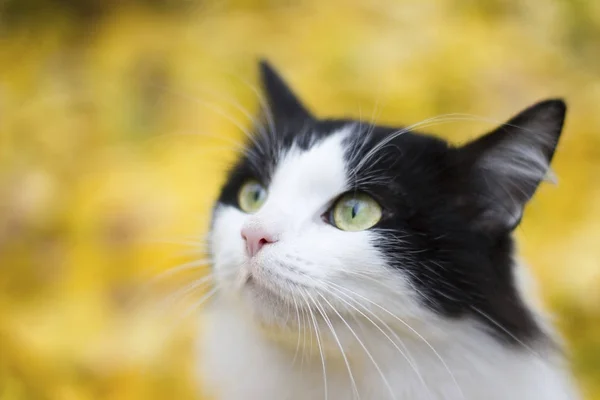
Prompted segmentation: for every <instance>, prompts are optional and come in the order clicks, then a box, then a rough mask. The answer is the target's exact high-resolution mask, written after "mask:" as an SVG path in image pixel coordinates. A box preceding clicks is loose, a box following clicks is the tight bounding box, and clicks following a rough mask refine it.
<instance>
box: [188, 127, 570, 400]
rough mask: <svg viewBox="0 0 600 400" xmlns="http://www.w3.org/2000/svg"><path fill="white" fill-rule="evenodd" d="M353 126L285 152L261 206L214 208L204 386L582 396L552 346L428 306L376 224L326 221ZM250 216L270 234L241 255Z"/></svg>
mask: <svg viewBox="0 0 600 400" xmlns="http://www.w3.org/2000/svg"><path fill="white" fill-rule="evenodd" d="M348 129H350V128H348ZM348 133H349V131H348V130H342V131H340V132H337V133H335V134H333V135H331V136H330V137H329V138H327V139H325V140H324V141H322V142H320V143H318V144H317V145H315V146H313V147H311V148H310V149H309V150H308V151H302V150H300V149H298V148H292V149H291V150H290V151H288V152H287V153H285V154H283V155H282V158H281V160H280V162H279V163H278V165H277V167H276V171H275V174H274V176H273V179H272V182H271V184H270V185H269V188H268V190H269V194H268V198H267V200H266V202H265V204H264V205H263V207H262V208H261V210H260V211H259V212H257V213H256V214H254V215H247V214H245V213H243V212H241V211H240V210H238V209H237V208H234V207H230V206H222V205H221V206H219V208H218V209H217V210H216V214H215V221H214V227H213V231H212V233H211V250H212V257H213V263H214V268H215V275H216V277H217V279H216V280H217V287H218V288H219V292H218V295H217V297H216V299H215V300H214V301H213V302H212V304H211V305H210V307H209V309H208V310H207V312H206V314H205V315H204V316H203V318H202V334H201V338H200V340H199V345H200V347H199V359H200V368H199V375H200V382H201V384H202V385H203V388H205V389H207V388H208V390H210V391H212V392H213V393H214V394H215V396H216V398H217V399H222V400H242V399H243V400H269V399H273V400H284V399H288V400H307V399H328V400H348V399H353V398H360V399H362V400H369V399H371V400H386V399H396V400H408V399H410V400H421V399H423V400H425V399H435V400H438V399H448V400H461V399H468V400H481V399H492V400H494V399H497V400H500V399H502V400H505V399H512V400H525V399H527V400H566V399H575V398H577V397H576V394H575V392H574V391H573V389H572V386H571V383H570V382H569V378H568V374H567V373H566V371H565V369H564V366H563V365H562V359H561V357H560V356H559V355H558V354H557V353H555V352H554V351H553V350H552V349H550V348H545V347H544V346H545V345H543V344H540V345H539V346H536V348H528V347H527V346H525V345H523V346H521V347H513V348H511V347H509V346H507V345H503V344H501V343H499V342H498V341H497V340H495V339H494V338H493V337H492V336H491V335H490V334H489V333H488V332H486V330H485V328H484V327H482V326H480V324H479V323H477V322H476V321H475V320H449V319H446V318H443V317H440V316H438V315H437V314H435V313H433V312H431V311H429V310H427V309H426V308H424V307H422V306H421V305H420V304H419V302H418V301H417V298H418V297H417V293H416V292H415V289H414V288H413V287H412V286H411V285H410V283H409V281H408V280H407V279H406V278H405V277H403V276H402V274H401V273H399V272H398V271H395V272H392V271H390V270H388V269H387V268H385V265H386V260H385V256H384V255H383V254H382V253H380V251H379V250H377V249H376V248H375V247H374V246H373V245H372V241H373V240H376V237H375V236H374V235H373V233H372V232H369V231H364V232H343V231H341V230H338V229H336V228H335V227H332V226H330V225H329V224H327V223H325V222H324V221H323V220H322V218H321V215H322V214H323V213H324V212H325V211H326V210H327V208H328V207H329V206H330V205H331V202H332V201H333V200H334V199H335V198H336V197H337V196H339V195H340V194H341V193H343V192H344V191H346V190H348V184H347V170H346V166H345V162H344V147H343V143H342V142H343V140H344V138H345V137H346V136H347V135H348ZM245 226H246V227H248V226H251V227H253V228H255V229H264V230H266V231H268V232H269V233H270V234H272V235H274V236H275V237H276V239H277V241H276V242H275V243H272V244H268V245H266V246H265V247H264V248H263V249H262V250H261V251H260V252H259V253H258V254H257V255H256V256H255V257H254V258H251V259H249V258H248V256H247V255H246V253H245V247H244V242H243V239H242V238H241V235H240V231H241V229H242V228H243V227H245ZM250 277H251V278H252V279H251V280H250V281H249V280H248V279H249V278H250ZM342 288H343V289H342ZM528 304H529V303H528ZM323 315H325V316H326V318H324V317H323ZM334 333H335V334H334ZM324 369H325V371H324ZM325 381H326V382H327V385H326V386H325ZM355 392H356V393H355Z"/></svg>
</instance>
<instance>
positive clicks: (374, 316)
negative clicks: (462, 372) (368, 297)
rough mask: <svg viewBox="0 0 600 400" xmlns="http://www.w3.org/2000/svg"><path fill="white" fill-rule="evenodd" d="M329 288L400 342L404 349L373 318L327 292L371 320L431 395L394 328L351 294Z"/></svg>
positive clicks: (369, 319) (368, 319)
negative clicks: (384, 329) (346, 299)
mask: <svg viewBox="0 0 600 400" xmlns="http://www.w3.org/2000/svg"><path fill="white" fill-rule="evenodd" d="M331 289H334V290H336V291H337V292H338V293H340V294H341V295H343V296H345V297H346V298H348V299H349V300H350V301H353V302H354V303H355V304H356V305H357V306H359V307H361V308H362V309H363V310H365V312H367V313H369V314H371V315H372V316H373V318H375V319H377V321H378V322H379V323H381V324H382V325H383V326H384V327H385V328H386V329H387V330H388V331H389V332H390V333H391V334H392V335H393V336H394V338H395V339H396V340H397V341H398V342H399V343H400V345H401V346H402V348H403V349H404V351H403V350H401V349H400V348H399V347H398V345H397V344H396V342H395V341H394V340H392V338H390V336H389V335H388V334H386V333H385V332H384V331H383V330H382V329H381V327H380V326H379V325H377V324H376V323H375V322H373V320H372V319H371V318H369V317H368V316H367V315H365V314H364V313H363V312H362V311H360V310H359V309H357V308H356V307H354V306H353V305H352V304H350V303H348V302H347V301H345V300H344V299H342V298H341V297H340V296H338V295H336V294H335V293H332V292H329V294H331V295H333V296H334V297H336V298H337V299H338V300H340V301H342V302H343V303H344V304H347V305H348V306H349V307H351V308H352V309H354V310H355V311H356V312H358V313H359V314H360V315H362V316H363V317H364V318H365V319H367V321H369V322H371V324H373V326H375V328H377V329H378V330H379V331H380V332H381V333H382V334H383V335H384V336H385V337H386V338H387V339H388V340H389V341H390V343H392V345H393V346H394V347H395V348H396V350H398V352H399V353H400V354H401V355H402V357H404V359H405V360H406V361H407V362H408V364H409V365H410V367H411V368H412V370H413V371H414V372H415V374H416V375H417V378H418V379H419V381H421V384H422V385H423V387H424V388H425V389H426V390H427V391H428V392H429V395H430V396H432V393H431V390H430V389H429V387H428V386H427V384H426V383H425V380H424V379H423V376H422V375H421V373H420V372H419V369H418V368H417V365H416V362H415V361H414V359H413V358H412V357H410V354H407V353H410V352H409V350H408V348H407V347H406V345H405V344H404V342H403V341H402V339H400V337H399V336H398V334H396V332H394V330H393V329H392V328H391V327H390V326H389V325H388V324H387V323H386V322H385V321H383V320H382V319H381V318H379V317H378V316H377V315H376V314H375V313H373V312H372V311H371V310H369V309H368V308H366V307H365V306H364V305H362V304H360V302H358V301H356V300H355V299H353V298H352V297H351V296H348V295H347V294H345V293H343V292H342V291H340V290H339V289H336V288H334V287H331ZM405 352H406V353H405Z"/></svg>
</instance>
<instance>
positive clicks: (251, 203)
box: [238, 180, 267, 214]
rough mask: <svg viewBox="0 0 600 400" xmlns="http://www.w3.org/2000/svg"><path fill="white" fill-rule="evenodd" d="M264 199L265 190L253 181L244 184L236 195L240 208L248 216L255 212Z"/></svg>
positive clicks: (265, 195)
mask: <svg viewBox="0 0 600 400" xmlns="http://www.w3.org/2000/svg"><path fill="white" fill-rule="evenodd" d="M266 199H267V190H266V189H265V188H264V186H263V185H261V184H260V183H258V182H257V181H255V180H250V181H247V182H246V183H244V185H243V186H242V188H241V189H240V192H239V194H238V203H239V205H240V208H241V209H242V211H244V212H247V213H248V214H252V213H255V212H257V211H258V210H259V209H260V208H261V207H262V205H263V204H264V202H265V200H266Z"/></svg>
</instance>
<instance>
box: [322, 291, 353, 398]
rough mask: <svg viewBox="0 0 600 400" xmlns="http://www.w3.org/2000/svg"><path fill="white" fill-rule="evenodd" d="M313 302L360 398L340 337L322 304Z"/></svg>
mask: <svg viewBox="0 0 600 400" xmlns="http://www.w3.org/2000/svg"><path fill="white" fill-rule="evenodd" d="M318 296H319V297H321V298H323V296H322V295H321V294H320V293H318ZM313 303H314V305H315V307H316V308H317V311H318V312H319V314H321V317H322V318H323V320H324V321H325V323H326V324H327V326H328V327H329V330H330V331H331V334H332V335H333V338H334V340H335V341H336V343H337V345H338V347H339V349H340V352H341V353H342V358H343V359H344V363H345V364H346V369H347V370H348V375H349V377H350V382H351V383H352V390H353V392H354V394H355V395H356V397H357V398H359V399H360V394H359V392H358V387H357V386H356V381H355V380H354V375H353V374H352V368H350V363H349V361H348V358H347V357H346V353H345V352H344V348H343V347H342V343H341V342H340V339H339V338H338V335H337V334H336V332H335V329H334V327H333V324H332V323H331V321H330V319H329V317H327V313H326V312H325V311H324V310H323V307H322V305H320V303H319V302H318V301H316V302H315V301H314V299H313ZM352 397H354V396H352Z"/></svg>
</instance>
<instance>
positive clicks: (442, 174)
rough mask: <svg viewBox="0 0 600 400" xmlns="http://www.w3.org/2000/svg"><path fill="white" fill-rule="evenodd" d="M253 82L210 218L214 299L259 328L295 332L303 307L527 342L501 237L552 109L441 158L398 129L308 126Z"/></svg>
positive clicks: (547, 139)
mask: <svg viewBox="0 0 600 400" xmlns="http://www.w3.org/2000/svg"><path fill="white" fill-rule="evenodd" d="M262 74H263V84H264V86H265V89H266V96H267V100H268V106H269V110H267V111H266V112H265V125H264V127H263V128H261V129H258V131H257V132H256V134H255V136H254V137H253V138H252V139H251V140H249V141H248V145H247V146H248V147H247V151H246V153H245V154H244V155H242V156H241V158H240V159H239V161H238V162H237V164H236V165H235V166H234V168H233V169H232V170H231V172H230V174H229V177H228V181H227V182H226V184H225V185H224V187H223V190H222V193H221V196H220V198H219V200H218V202H217V204H216V207H215V211H214V216H213V223H212V229H211V233H210V251H211V256H212V260H213V266H214V270H215V271H214V272H215V276H216V277H217V285H218V287H219V290H220V292H221V294H222V295H224V296H229V297H231V298H232V299H236V300H239V304H240V307H246V309H247V311H248V312H249V313H250V314H251V315H252V316H253V318H255V319H256V320H257V322H260V323H262V324H267V325H269V324H273V325H294V323H296V319H295V318H296V316H297V315H298V314H297V312H298V309H310V310H312V311H313V312H314V313H315V315H321V314H325V315H326V316H329V317H330V318H332V319H334V318H335V317H336V316H337V317H339V316H340V315H342V316H343V315H351V316H352V317H353V318H359V319H360V318H365V317H368V316H371V318H377V319H380V320H381V321H388V322H389V323H394V322H397V321H399V320H400V319H402V320H403V321H409V322H411V323H415V322H421V323H427V321H433V320H435V318H439V317H440V316H441V317H444V318H448V319H459V318H464V317H472V318H475V319H480V320H481V321H482V322H483V323H484V324H486V325H487V326H489V328H490V329H491V330H494V331H496V333H498V336H499V337H502V338H503V339H507V340H512V339H514V338H515V337H517V338H519V340H522V339H524V338H527V337H528V336H531V335H533V334H535V333H536V331H537V328H536V325H535V323H534V321H533V319H532V317H531V315H530V313H529V312H528V310H527V309H526V307H525V306H524V305H523V303H522V301H521V299H520V298H519V296H518V293H517V291H516V289H515V282H514V278H513V273H512V272H513V271H512V266H513V264H512V260H511V257H512V240H511V237H510V235H511V231H512V230H513V229H514V228H515V226H516V225H517V224H518V222H519V221H520V218H521V214H522V211H523V207H524V205H525V204H526V202H527V201H528V200H529V199H530V198H531V196H532V195H533V193H534V191H535V189H536V188H537V186H538V184H539V182H540V181H541V180H542V179H543V177H544V176H545V174H546V172H547V169H548V165H549V163H550V160H551V158H552V155H553V152H554V149H555V146H556V143H557V141H558V137H559V135H560V131H561V128H562V123H563V119H564V113H565V107H564V104H563V103H562V102H561V101H557V100H556V101H547V102H543V103H540V104H538V105H536V106H534V107H531V108H529V109H527V110H525V111H524V112H523V113H521V114H519V115H518V116H517V117H515V118H513V119H512V120H511V121H510V122H509V123H507V124H506V125H503V126H502V127H500V128H498V129H497V130H496V131H494V132H491V133H489V134H487V135H486V136H483V137H482V138H481V139H479V140H476V141H473V142H471V143H468V144H467V145H465V146H462V147H452V146H450V145H448V144H447V143H446V142H444V141H442V140H440V139H436V138H434V137H431V136H427V135H423V134H417V133H414V132H412V131H410V129H397V128H387V127H379V126H373V125H370V124H366V123H361V122H358V121H351V120H319V119H316V118H315V117H313V116H312V115H311V114H310V113H309V112H308V111H307V110H306V109H305V108H304V107H303V106H302V104H301V103H300V102H299V101H298V100H297V99H296V98H295V96H294V95H293V94H292V92H291V91H290V90H289V88H287V86H286V85H285V84H284V82H283V81H282V80H281V79H280V78H279V77H278V76H277V75H276V74H275V72H274V71H273V70H272V69H271V68H270V67H269V66H268V65H266V64H263V65H262ZM498 324H500V325H501V329H500V328H499V327H498Z"/></svg>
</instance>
